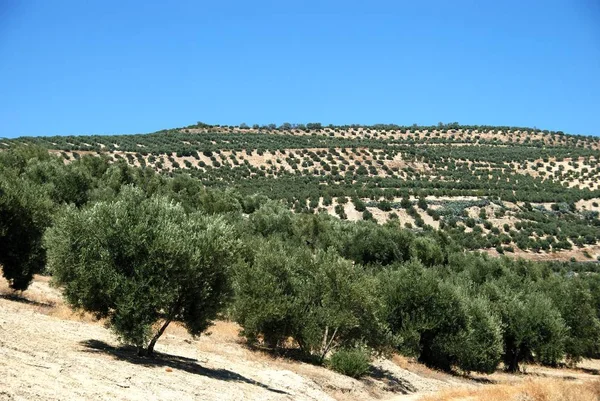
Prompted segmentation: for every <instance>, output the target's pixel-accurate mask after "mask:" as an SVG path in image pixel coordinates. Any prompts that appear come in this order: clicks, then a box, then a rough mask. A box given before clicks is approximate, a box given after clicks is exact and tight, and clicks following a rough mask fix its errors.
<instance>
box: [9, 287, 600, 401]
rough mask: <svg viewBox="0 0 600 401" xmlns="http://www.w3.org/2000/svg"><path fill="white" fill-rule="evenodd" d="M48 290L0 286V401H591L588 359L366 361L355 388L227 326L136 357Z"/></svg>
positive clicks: (595, 366)
mask: <svg viewBox="0 0 600 401" xmlns="http://www.w3.org/2000/svg"><path fill="white" fill-rule="evenodd" d="M48 281H49V280H48V278H47V277H41V276H37V277H36V278H35V279H34V281H33V283H32V285H31V287H30V288H29V289H28V290H27V291H25V292H23V293H13V292H12V291H11V290H10V289H9V288H8V286H7V285H6V282H5V281H4V280H0V378H1V379H0V400H66V399H68V400H112V399H118V400H143V401H149V400H192V399H198V400H339V401H346V400H348V401H355V400H356V401H358V400H405V401H406V400H417V399H423V400H430V401H437V400H444V401H446V400H448V401H450V400H485V401H487V400H536V401H537V400H548V401H554V400H556V401H563V400H564V401H571V400H582V401H588V400H598V399H600V398H598V396H599V395H600V385H599V384H598V381H597V380H598V377H599V374H600V371H599V369H600V361H597V360H585V361H583V362H582V363H580V364H579V365H578V367H577V368H571V369H552V368H546V367H540V366H525V369H524V371H525V373H523V374H519V375H512V374H508V373H503V372H497V373H494V374H492V375H470V376H459V375H449V374H447V373H444V372H439V371H436V370H433V369H430V368H427V367H425V366H423V365H422V364H419V363H417V362H416V361H414V360H413V359H411V358H406V357H403V356H399V355H395V356H393V357H392V358H391V359H378V360H375V361H373V363H372V366H371V372H370V374H369V375H368V376H367V377H365V378H363V379H361V380H355V379H351V378H349V377H346V376H343V375H340V374H337V373H335V372H332V371H331V370H328V369H325V368H323V367H318V366H314V365H310V364H306V363H302V362H297V361H294V360H290V359H288V358H284V357H277V356H274V355H272V354H270V353H268V352H264V351H260V350H255V349H250V348H249V347H247V346H246V345H245V343H244V341H243V340H242V339H241V338H240V337H239V334H238V333H239V329H240V327H239V326H238V325H236V324H235V323H232V322H227V321H218V322H216V324H215V325H214V326H213V327H212V328H211V329H210V334H209V335H203V336H201V337H199V338H196V339H194V338H192V337H190V336H189V335H188V334H187V332H186V331H185V329H184V328H183V327H182V326H180V325H177V324H173V325H171V326H170V327H169V328H168V330H167V331H166V333H165V334H164V335H163V337H162V338H161V339H160V341H159V343H158V344H157V352H158V355H157V356H156V357H155V358H140V357H137V356H136V352H135V350H133V349H131V348H130V347H126V346H122V345H120V344H119V343H118V342H117V341H116V339H115V337H114V336H113V335H112V333H111V332H110V331H109V330H107V329H106V328H105V327H103V324H102V322H101V321H97V320H95V319H94V318H93V317H92V316H90V315H87V314H78V313H74V312H72V311H70V309H69V308H68V307H67V306H66V305H65V304H64V303H63V302H62V299H61V294H60V291H59V290H57V289H55V288H52V287H51V286H50V285H49V282H48ZM422 397H424V398H422ZM494 397H495V398H494ZM502 397H504V398H502ZM519 397H520V398H519ZM527 397H529V398H527ZM536 397H538V398H536ZM540 397H541V398H540ZM543 397H546V398H543ZM561 397H562V398H561ZM565 397H567V398H565ZM568 397H571V398H568ZM593 397H596V398H593Z"/></svg>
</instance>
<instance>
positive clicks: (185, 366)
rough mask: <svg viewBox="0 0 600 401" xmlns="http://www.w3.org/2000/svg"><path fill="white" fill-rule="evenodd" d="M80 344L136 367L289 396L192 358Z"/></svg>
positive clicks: (102, 344)
mask: <svg viewBox="0 0 600 401" xmlns="http://www.w3.org/2000/svg"><path fill="white" fill-rule="evenodd" d="M80 344H81V345H82V346H84V347H85V348H86V349H87V350H86V352H92V353H104V354H108V355H111V356H112V357H114V358H115V359H118V360H121V361H126V362H129V363H133V364H136V365H141V366H145V367H169V368H172V369H177V370H182V371H184V372H188V373H192V374H197V375H202V376H205V377H209V378H211V379H216V380H223V381H231V382H241V383H248V384H253V385H255V386H258V387H261V388H264V389H265V390H268V391H272V392H274V393H278V394H287V395H289V393H287V392H285V391H283V390H278V389H275V388H273V387H270V386H267V385H266V384H263V383H260V382H258V381H256V380H252V379H248V378H247V377H244V376H242V375H240V374H238V373H235V372H232V371H230V370H227V369H211V368H205V367H203V366H201V365H199V364H198V363H197V362H198V361H197V360H196V359H193V358H186V357H183V356H177V355H169V354H163V353H161V352H156V351H154V356H152V357H141V356H138V355H137V349H136V348H135V347H132V346H119V347H114V346H112V345H110V344H107V343H105V342H103V341H99V340H85V341H81V342H80Z"/></svg>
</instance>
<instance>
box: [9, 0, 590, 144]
mask: <svg viewBox="0 0 600 401" xmlns="http://www.w3.org/2000/svg"><path fill="white" fill-rule="evenodd" d="M197 121H203V122H207V123H212V124H239V123H242V122H245V123H248V124H253V123H259V124H268V123H277V124H280V123H282V122H291V123H300V122H322V123H325V124H329V123H333V124H350V123H359V124H372V123H397V124H413V123H418V124H437V123H438V122H440V121H442V122H453V121H458V122H460V123H463V124H489V125H516V126H537V127H540V128H547V129H551V130H563V131H565V132H568V133H580V134H594V135H597V134H600V1H598V0H570V1H569V0H564V1H555V0H545V1H533V0H531V1H529V0H518V1H515V0H502V1H500V0H494V1H487V0H486V1H484V0H479V1H461V0H453V1H450V0H447V1H442V0H439V1H410V2H409V1H400V0H396V1H386V2H383V1H284V0H279V1H272V2H263V1H219V2H216V1H215V2H202V1H172V2H166V1H81V0H73V1H67V0H40V1H27V0H0V136H4V137H14V136H21V135H55V134H65V135H66V134H95V133H97V134H112V133H138V132H150V131H156V130H159V129H162V128H171V127H178V126H184V125H188V124H193V123H196V122H197Z"/></svg>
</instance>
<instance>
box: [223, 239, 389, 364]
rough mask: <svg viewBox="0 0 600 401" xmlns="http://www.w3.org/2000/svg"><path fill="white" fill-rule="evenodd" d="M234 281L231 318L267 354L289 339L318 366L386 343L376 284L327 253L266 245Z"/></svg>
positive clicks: (357, 267) (272, 243) (356, 267)
mask: <svg viewBox="0 0 600 401" xmlns="http://www.w3.org/2000/svg"><path fill="white" fill-rule="evenodd" d="M255 248H256V252H255V254H254V255H253V256H252V257H251V258H250V260H248V264H247V265H243V266H240V267H239V268H238V270H237V272H236V275H235V293H236V297H235V300H234V304H233V316H234V318H235V319H236V321H237V322H239V323H240V325H241V326H242V327H243V334H244V335H245V336H246V338H248V340H249V341H251V342H257V341H258V340H259V338H262V339H263V341H264V343H265V344H266V345H267V346H269V347H272V348H275V347H282V346H283V345H284V343H285V342H286V341H287V339H288V338H289V337H292V338H293V339H294V340H295V342H296V343H297V344H298V346H299V348H300V350H301V351H302V353H303V354H304V355H305V356H306V357H315V358H317V360H318V361H321V362H322V361H323V359H324V358H325V356H326V355H327V353H328V352H329V350H331V349H333V348H336V347H338V346H344V345H347V344H351V343H353V342H355V341H359V340H365V341H367V342H368V344H369V345H370V346H373V347H380V346H382V344H385V343H386V339H387V337H386V335H387V332H386V330H385V326H384V325H383V324H382V323H381V322H380V321H379V319H378V310H379V303H378V300H377V297H376V296H375V293H376V282H375V280H374V278H373V277H369V275H367V274H366V273H365V271H364V270H363V269H362V267H361V266H360V265H355V264H352V263H350V262H349V261H346V260H344V259H342V258H340V257H339V256H337V255H336V254H335V253H334V252H332V251H322V250H317V251H316V253H314V254H313V253H312V252H310V251H308V250H306V249H302V248H300V249H299V248H297V247H293V246H289V245H286V244H285V243H283V242H281V240H269V241H266V242H265V243H263V244H261V245H258V246H255Z"/></svg>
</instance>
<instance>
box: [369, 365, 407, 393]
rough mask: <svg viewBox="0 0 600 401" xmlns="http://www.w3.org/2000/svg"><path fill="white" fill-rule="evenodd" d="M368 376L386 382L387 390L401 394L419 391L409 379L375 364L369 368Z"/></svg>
mask: <svg viewBox="0 0 600 401" xmlns="http://www.w3.org/2000/svg"><path fill="white" fill-rule="evenodd" d="M368 377H372V378H373V379H377V380H379V381H381V382H382V383H384V384H385V390H386V391H391V392H394V393H401V394H410V393H414V392H415V391H417V389H416V388H414V386H412V385H411V384H410V383H409V382H408V381H406V380H402V379H400V378H398V377H396V376H394V374H393V373H392V372H390V371H389V370H386V369H381V368H379V367H376V366H373V365H371V367H370V369H369V376H368Z"/></svg>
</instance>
